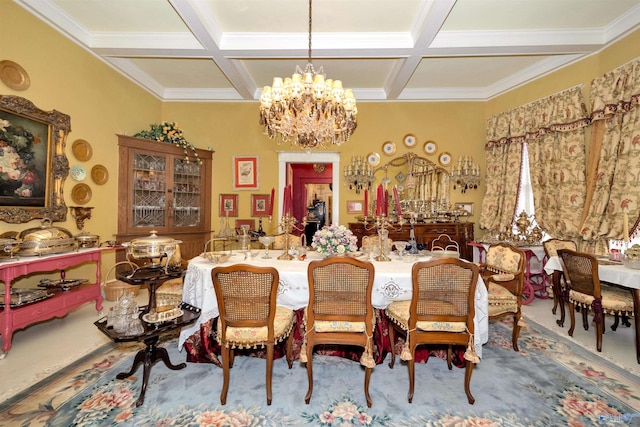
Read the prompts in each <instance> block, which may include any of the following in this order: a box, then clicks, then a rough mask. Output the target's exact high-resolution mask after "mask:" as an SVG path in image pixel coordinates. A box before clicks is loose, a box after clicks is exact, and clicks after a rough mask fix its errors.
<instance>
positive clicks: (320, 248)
mask: <svg viewBox="0 0 640 427" xmlns="http://www.w3.org/2000/svg"><path fill="white" fill-rule="evenodd" d="M311 247H313V248H314V249H315V250H316V252H318V253H321V254H323V255H326V256H329V255H339V254H345V253H350V252H356V251H357V250H358V238H357V237H356V236H354V235H353V233H352V232H351V230H349V229H348V228H347V227H345V226H344V225H336V224H332V225H330V226H324V227H322V229H321V230H318V231H316V233H315V234H314V235H313V239H312V241H311Z"/></svg>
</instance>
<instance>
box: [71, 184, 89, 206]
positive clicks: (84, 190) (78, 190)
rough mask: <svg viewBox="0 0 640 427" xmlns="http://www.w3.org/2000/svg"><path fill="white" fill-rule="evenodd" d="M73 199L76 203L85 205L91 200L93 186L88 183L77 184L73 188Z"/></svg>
mask: <svg viewBox="0 0 640 427" xmlns="http://www.w3.org/2000/svg"><path fill="white" fill-rule="evenodd" d="M71 199H72V200H73V201H74V203H77V204H79V205H84V204H85V203H87V202H88V201H89V200H91V187H89V186H88V185H87V184H76V185H75V186H74V187H73V189H72V190H71Z"/></svg>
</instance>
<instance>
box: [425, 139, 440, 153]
mask: <svg viewBox="0 0 640 427" xmlns="http://www.w3.org/2000/svg"><path fill="white" fill-rule="evenodd" d="M436 151H438V145H437V144H436V143H435V142H434V141H427V142H425V143H424V152H425V153H426V154H429V155H431V154H435V153H436Z"/></svg>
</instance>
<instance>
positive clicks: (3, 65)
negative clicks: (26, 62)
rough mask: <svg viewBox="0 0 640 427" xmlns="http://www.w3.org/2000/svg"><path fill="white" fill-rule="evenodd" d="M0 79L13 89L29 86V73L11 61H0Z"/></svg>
mask: <svg viewBox="0 0 640 427" xmlns="http://www.w3.org/2000/svg"><path fill="white" fill-rule="evenodd" d="M0 80H2V82H3V83H4V84H6V85H7V86H9V87H10V88H11V89H13V90H26V89H28V88H29V86H31V79H30V78H29V74H27V72H26V71H25V69H24V68H22V67H21V66H20V65H19V64H16V63H15V62H13V61H9V60H4V61H0Z"/></svg>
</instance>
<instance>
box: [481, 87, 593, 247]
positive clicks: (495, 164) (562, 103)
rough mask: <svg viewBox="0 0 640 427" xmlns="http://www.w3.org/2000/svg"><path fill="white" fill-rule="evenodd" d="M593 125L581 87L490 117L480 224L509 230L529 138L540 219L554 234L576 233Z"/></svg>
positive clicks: (491, 228) (534, 192) (537, 213)
mask: <svg viewBox="0 0 640 427" xmlns="http://www.w3.org/2000/svg"><path fill="white" fill-rule="evenodd" d="M588 124H589V118H588V114H587V109H586V105H585V102H584V100H583V96H582V91H581V87H579V86H577V87H574V88H571V89H568V90H566V91H563V92H560V93H557V94H554V95H551V96H548V97H546V98H543V99H540V100H538V101H535V102H532V103H529V104H526V105H523V106H521V107H518V108H516V109H513V110H511V111H508V112H506V113H502V114H499V115H497V116H493V117H491V118H489V120H488V122H487V144H486V146H485V152H486V156H487V181H486V182H487V191H486V193H485V197H484V199H483V203H482V213H481V215H480V227H481V228H483V229H488V230H497V231H504V230H505V229H506V228H509V229H510V226H511V224H512V223H513V220H514V217H515V215H516V213H517V212H515V209H516V204H517V201H518V191H519V188H520V171H521V166H522V160H521V158H522V144H524V143H527V144H528V151H529V170H530V174H531V185H532V188H533V197H534V203H535V205H536V221H537V223H538V224H539V225H540V226H541V227H542V228H543V229H544V230H545V231H546V232H547V233H549V234H551V235H553V236H555V237H559V238H569V237H571V236H574V237H575V236H577V235H578V234H579V233H578V230H579V225H580V219H581V218H580V213H581V211H582V206H583V203H584V199H585V190H584V187H585V158H586V156H585V142H584V134H585V127H586V126H588Z"/></svg>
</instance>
